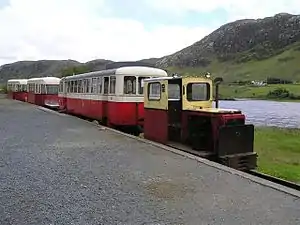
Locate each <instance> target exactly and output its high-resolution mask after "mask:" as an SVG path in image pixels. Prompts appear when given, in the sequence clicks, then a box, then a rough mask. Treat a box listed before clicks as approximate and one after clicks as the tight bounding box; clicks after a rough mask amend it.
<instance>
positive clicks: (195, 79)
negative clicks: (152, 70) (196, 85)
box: [144, 76, 211, 82]
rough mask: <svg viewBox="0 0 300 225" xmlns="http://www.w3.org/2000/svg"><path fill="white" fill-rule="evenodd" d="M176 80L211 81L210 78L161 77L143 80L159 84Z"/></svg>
mask: <svg viewBox="0 0 300 225" xmlns="http://www.w3.org/2000/svg"><path fill="white" fill-rule="evenodd" d="M176 79H184V80H191V81H198V82H199V81H200V82H206V81H211V78H209V77H205V76H161V77H152V78H148V79H145V80H144V82H160V81H165V80H176Z"/></svg>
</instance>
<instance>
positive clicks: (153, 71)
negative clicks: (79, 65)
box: [63, 66, 168, 81]
mask: <svg viewBox="0 0 300 225" xmlns="http://www.w3.org/2000/svg"><path fill="white" fill-rule="evenodd" d="M109 75H132V76H138V75H143V76H154V77H156V76H159V77H160V76H167V75H168V74H167V72H166V71H164V70H162V69H158V68H153V67H147V66H125V67H120V68H117V69H108V70H100V71H95V72H89V73H83V74H78V75H73V76H68V77H64V78H63V80H66V81H67V80H77V79H84V78H92V77H99V76H109Z"/></svg>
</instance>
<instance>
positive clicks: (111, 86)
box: [109, 76, 116, 94]
mask: <svg viewBox="0 0 300 225" xmlns="http://www.w3.org/2000/svg"><path fill="white" fill-rule="evenodd" d="M109 82H110V84H109V93H110V94H115V93H116V77H114V76H113V77H110V81H109Z"/></svg>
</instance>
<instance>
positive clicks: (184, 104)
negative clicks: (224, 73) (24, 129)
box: [144, 76, 257, 170]
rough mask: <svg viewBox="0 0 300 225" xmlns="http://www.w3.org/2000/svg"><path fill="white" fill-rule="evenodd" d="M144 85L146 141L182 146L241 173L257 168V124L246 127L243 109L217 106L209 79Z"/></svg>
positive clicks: (158, 80) (165, 79)
mask: <svg viewBox="0 0 300 225" xmlns="http://www.w3.org/2000/svg"><path fill="white" fill-rule="evenodd" d="M220 80H221V79H217V80H216V81H220ZM144 84H145V93H144V98H145V102H144V107H145V121H144V137H145V138H146V139H149V140H153V141H156V142H160V143H162V144H167V145H171V146H175V147H176V146H177V147H179V146H180V148H181V149H185V150H186V151H188V152H192V153H196V154H198V155H199V156H202V157H206V158H209V159H212V160H216V161H219V162H221V163H223V164H225V165H227V166H230V167H233V168H236V169H240V170H250V169H254V168H255V167H256V156H257V155H256V153H255V152H253V140H254V127H253V125H251V124H249V125H246V124H245V115H244V114H242V112H241V111H239V110H234V109H220V108H213V91H212V90H213V82H212V80H211V79H210V78H209V77H206V76H203V77H160V78H153V79H146V80H145V81H144ZM216 85H218V83H216ZM216 90H218V89H217V88H216ZM216 96H218V93H216ZM216 105H218V104H216Z"/></svg>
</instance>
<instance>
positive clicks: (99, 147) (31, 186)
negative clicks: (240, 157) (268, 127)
mask: <svg viewBox="0 0 300 225" xmlns="http://www.w3.org/2000/svg"><path fill="white" fill-rule="evenodd" d="M0 148H1V149H0V224H1V225H6V224H18V225H20V224H30V225H31V224H48V225H50V224H53V225H54V224H84V225H85V224H107V225H109V224H149V225H150V224H153V225H154V224H195V225H199V224H229V225H234V224H255V225H257V224H284V225H288V224H292V225H296V224H300V199H298V198H295V197H292V196H289V195H287V194H284V193H281V192H279V191H275V190H273V189H270V188H267V187H264V186H261V185H259V184H256V183H252V182H250V181H249V180H246V179H244V178H241V177H238V176H235V175H232V174H228V173H226V172H223V171H219V170H217V169H215V168H211V167H209V166H206V165H203V164H201V163H199V162H196V161H194V160H191V159H186V158H183V157H182V156H179V155H176V154H172V153H170V152H167V151H164V150H160V149H158V148H156V147H154V146H150V145H147V144H145V143H141V142H138V141H134V140H132V139H130V138H127V137H124V136H121V135H118V134H114V133H111V132H110V131H107V130H101V129H99V128H97V127H95V126H92V125H90V124H88V123H86V122H84V121H81V120H79V119H77V118H73V117H70V116H59V115H55V114H51V113H47V112H43V111H41V110H38V109H36V108H35V107H33V106H32V105H30V104H26V103H19V102H16V101H9V100H6V99H0Z"/></svg>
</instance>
